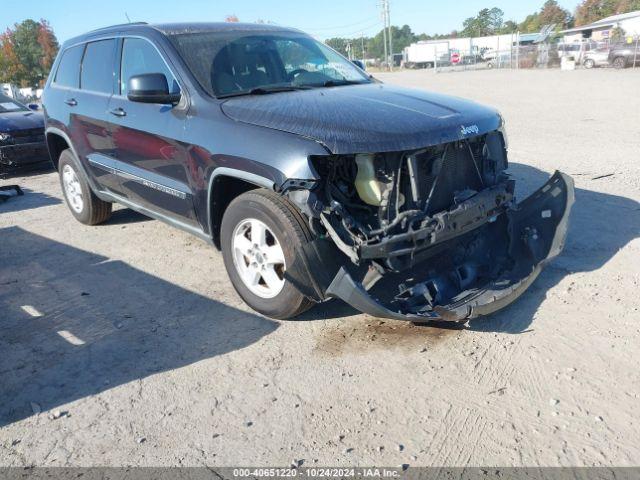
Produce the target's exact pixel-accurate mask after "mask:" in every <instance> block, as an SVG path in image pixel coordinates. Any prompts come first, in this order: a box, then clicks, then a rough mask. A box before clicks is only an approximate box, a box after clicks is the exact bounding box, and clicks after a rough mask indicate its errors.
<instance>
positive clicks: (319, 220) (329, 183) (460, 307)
mask: <svg viewBox="0 0 640 480" xmlns="http://www.w3.org/2000/svg"><path fill="white" fill-rule="evenodd" d="M312 161H313V165H314V167H315V169H316V172H317V173H318V177H319V178H320V180H319V181H316V182H313V183H309V182H304V183H301V182H295V181H293V182H292V181H290V182H288V183H287V185H285V187H284V190H285V192H286V193H287V194H288V195H289V198H290V199H291V200H292V201H294V202H295V203H297V204H298V205H300V206H301V208H302V209H303V211H304V212H305V213H306V214H307V215H308V216H309V218H310V221H311V226H312V229H313V231H314V233H315V234H316V237H317V241H316V245H315V246H314V248H315V250H316V253H317V252H318V251H323V252H324V253H321V254H319V257H318V258H322V259H323V260H322V270H324V273H325V275H322V274H321V273H319V272H318V270H319V269H318V268H316V269H315V271H314V275H315V276H316V281H315V283H316V284H317V290H320V292H319V295H318V296H319V297H320V299H323V298H328V297H337V298H340V299H342V300H344V301H345V302H347V303H348V304H350V305H352V306H353V307H354V308H356V309H358V310H360V311H362V312H364V313H368V314H370V315H373V316H376V317H385V318H393V319H399V320H411V321H414V322H428V321H436V320H445V321H456V322H465V321H467V320H469V319H471V318H474V317H477V316H480V315H486V314H489V313H491V312H494V311H496V310H498V309H500V308H502V307H504V306H506V305H508V304H509V303H511V302H512V301H514V300H515V299H516V298H517V297H519V296H520V295H521V294H522V293H523V292H524V291H525V290H526V289H527V287H528V286H529V285H530V284H531V283H532V282H533V281H534V280H535V279H536V277H537V276H538V274H539V273H540V271H541V269H542V268H543V266H544V265H545V264H546V263H547V262H548V261H549V260H550V259H552V258H553V257H555V256H557V255H558V254H559V253H560V251H561V250H562V248H563V245H564V240H565V237H566V233H567V227H568V217H569V212H570V209H571V206H572V204H573V201H574V190H573V181H572V180H571V178H570V177H569V176H567V175H565V174H563V173H560V172H556V173H555V174H554V175H553V176H552V177H551V178H550V179H549V181H548V182H547V183H546V184H545V185H544V186H542V187H541V188H540V189H539V190H538V191H536V192H535V193H534V194H533V195H531V196H530V197H528V198H527V199H525V200H524V201H523V202H521V203H516V201H515V197H514V186H515V185H514V181H513V180H512V179H511V178H510V177H509V175H507V174H506V173H505V170H506V169H507V167H508V164H507V151H506V145H505V139H504V137H503V134H502V132H501V131H494V132H491V133H489V134H486V135H480V136H477V137H475V138H472V139H462V140H459V141H456V142H452V143H447V144H444V145H440V146H436V147H430V148H425V149H423V150H419V151H411V152H397V153H384V154H375V155H374V154H367V155H351V156H349V155H346V156H345V155H341V156H327V157H315V158H313V159H312ZM323 243H324V245H322V244H323ZM329 243H331V244H332V245H331V247H329V246H328V244H329ZM334 246H335V247H334ZM331 248H337V249H338V250H339V251H340V252H341V253H342V254H344V255H345V256H346V257H348V258H349V259H350V261H346V262H345V261H336V256H339V254H337V255H335V254H334V255H330V256H331V260H332V261H327V260H326V259H327V256H328V255H327V251H329V250H330V249H331ZM322 278H325V280H324V281H323V280H322ZM318 279H320V280H318Z"/></svg>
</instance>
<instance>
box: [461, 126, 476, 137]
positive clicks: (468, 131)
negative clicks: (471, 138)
mask: <svg viewBox="0 0 640 480" xmlns="http://www.w3.org/2000/svg"><path fill="white" fill-rule="evenodd" d="M461 133H462V136H466V135H471V134H472V133H475V134H476V135H477V134H478V133H480V129H479V128H478V125H469V126H468V127H465V126H464V125H462V129H461Z"/></svg>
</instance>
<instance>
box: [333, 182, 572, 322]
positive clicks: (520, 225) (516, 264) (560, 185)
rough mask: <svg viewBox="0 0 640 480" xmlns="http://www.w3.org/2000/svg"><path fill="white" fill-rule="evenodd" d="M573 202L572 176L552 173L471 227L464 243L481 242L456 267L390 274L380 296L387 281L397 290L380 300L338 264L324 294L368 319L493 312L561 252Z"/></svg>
mask: <svg viewBox="0 0 640 480" xmlns="http://www.w3.org/2000/svg"><path fill="white" fill-rule="evenodd" d="M574 199H575V194H574V186H573V180H572V179H571V177H569V176H568V175H565V174H564V173H561V172H556V173H555V174H554V175H553V176H552V177H551V178H550V179H549V181H548V182H547V183H546V184H545V185H544V186H542V187H541V188H540V189H539V190H538V191H536V192H535V193H534V194H533V195H531V196H530V197H528V198H527V199H525V200H524V201H523V202H521V203H520V204H518V205H517V206H516V207H515V208H512V209H510V210H508V211H507V212H505V213H504V214H503V215H501V218H500V219H498V221H496V222H495V223H494V224H493V225H487V226H486V231H485V230H482V231H481V230H480V229H478V230H477V231H476V233H475V238H473V239H472V240H470V243H472V242H476V243H478V242H479V243H480V244H481V245H480V247H478V250H479V252H480V254H479V255H476V256H475V257H473V258H470V259H469V260H466V261H465V262H464V263H461V264H460V265H459V266H455V267H454V268H452V269H450V270H446V269H443V268H442V267H440V268H439V269H438V268H435V269H434V268H432V265H431V264H429V263H427V262H425V263H422V264H420V265H418V266H417V267H415V268H414V269H413V271H412V272H411V273H407V272H405V273H396V274H391V275H390V277H391V278H385V279H384V282H381V283H384V285H382V290H381V294H382V295H381V296H382V297H384V296H385V293H386V294H387V295H386V296H387V297H388V291H389V288H393V284H395V288H396V289H398V285H401V287H400V288H399V290H400V291H401V292H400V294H399V295H396V296H394V297H391V298H387V299H386V300H381V299H380V298H379V297H378V295H376V294H375V293H374V289H373V288H372V289H370V291H367V289H365V287H364V286H363V285H366V284H368V282H367V281H366V278H364V279H363V280H362V281H356V280H354V278H353V276H352V274H351V273H349V272H348V271H347V269H346V268H345V267H342V268H340V270H339V271H338V273H337V274H336V275H335V277H334V278H333V281H332V282H331V284H330V285H329V287H328V288H327V290H326V296H327V297H335V298H340V299H342V300H344V301H345V302H346V303H348V304H350V305H351V306H353V307H354V308H356V309H357V310H359V311H361V312H363V313H367V314H369V315H372V316H375V317H382V318H391V319H396V320H409V321H413V322H429V321H442V320H444V321H452V322H463V323H464V322H466V321H467V320H469V319H472V318H475V317H478V316H482V315H487V314H490V313H493V312H495V311H497V310H500V309H501V308H503V307H505V306H507V305H509V304H510V303H512V302H513V301H514V300H516V299H517V298H518V297H519V296H520V295H522V293H523V292H524V291H525V290H526V289H527V288H528V287H529V286H530V285H531V284H532V283H533V281H534V280H535V279H536V278H537V277H538V275H539V274H540V272H541V271H542V268H543V267H544V266H545V265H546V264H547V263H548V262H549V261H550V260H551V259H553V258H554V257H556V256H557V255H558V254H559V253H560V252H561V251H562V249H563V247H564V243H565V239H566V235H567V229H568V223H569V214H570V211H571V207H572V205H573V203H574ZM483 228H484V227H483ZM485 232H486V234H485ZM483 242H484V243H483ZM458 250H459V247H458ZM485 250H486V251H485ZM456 255H458V254H457V253H454V252H449V251H447V250H444V251H442V252H440V253H439V254H438V256H439V257H440V259H442V258H443V257H445V256H451V257H455V256H456ZM480 258H484V259H487V258H490V261H489V262H488V263H489V264H490V265H487V264H485V265H479V261H478V259H480ZM480 263H481V262H480ZM442 264H446V262H441V265H442ZM478 272H482V273H478ZM410 277H411V278H410ZM405 283H406V284H407V285H409V286H405ZM456 286H457V287H456ZM378 290H380V289H378ZM440 291H442V292H443V293H441V292H440ZM439 297H440V301H439V300H438V298H439Z"/></svg>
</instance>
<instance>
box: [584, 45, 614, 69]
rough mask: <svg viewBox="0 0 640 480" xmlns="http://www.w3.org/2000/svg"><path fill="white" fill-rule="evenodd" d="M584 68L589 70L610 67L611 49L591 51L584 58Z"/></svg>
mask: <svg viewBox="0 0 640 480" xmlns="http://www.w3.org/2000/svg"><path fill="white" fill-rule="evenodd" d="M582 58H583V59H582V66H583V67H584V68H587V69H591V68H596V67H607V66H609V49H600V50H591V51H590V52H587V53H585V54H584V56H583V57H582Z"/></svg>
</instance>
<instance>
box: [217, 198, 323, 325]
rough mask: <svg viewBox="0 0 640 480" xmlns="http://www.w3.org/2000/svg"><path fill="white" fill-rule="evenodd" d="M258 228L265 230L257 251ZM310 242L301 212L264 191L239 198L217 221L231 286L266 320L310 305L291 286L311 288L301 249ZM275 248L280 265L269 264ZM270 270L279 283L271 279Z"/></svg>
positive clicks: (294, 313) (287, 315) (286, 316)
mask: <svg viewBox="0 0 640 480" xmlns="http://www.w3.org/2000/svg"><path fill="white" fill-rule="evenodd" d="M260 224H262V226H260ZM258 227H259V228H258ZM260 228H266V232H267V233H265V234H264V237H263V238H265V239H266V240H264V243H265V244H263V245H260V246H258V247H257V248H256V244H257V243H260V240H259V239H258V236H259V235H260V233H262V230H260ZM254 231H255V232H258V236H256V235H255V234H254ZM311 240H312V234H311V232H310V230H309V227H308V225H307V222H306V221H305V219H304V217H303V216H302V214H301V213H300V211H299V210H298V209H297V208H296V207H295V206H294V205H293V204H291V203H290V202H289V201H288V200H287V199H285V198H283V197H281V196H280V195H278V194H276V193H275V192H271V191H269V190H266V189H259V190H252V191H250V192H247V193H244V194H242V195H240V196H238V197H237V198H235V199H234V200H233V201H232V202H231V203H230V204H229V206H228V207H227V209H226V211H225V213H224V216H223V218H222V226H221V231H220V242H221V246H222V256H223V259H224V264H225V267H226V269H227V273H228V274H229V278H230V279H231V283H232V284H233V286H234V288H235V289H236V291H237V292H238V294H239V295H240V296H241V297H242V299H243V300H244V301H245V302H246V303H247V305H249V306H250V307H251V308H252V309H254V310H255V311H257V312H259V313H261V314H263V315H265V316H267V317H271V318H277V319H280V320H287V319H291V318H294V317H296V316H298V315H300V314H301V313H303V312H305V311H307V310H308V309H309V308H311V307H312V306H313V305H314V302H313V301H311V300H309V299H308V298H307V297H306V296H305V295H304V294H303V293H302V292H301V291H300V288H303V287H300V288H297V287H296V286H295V284H298V285H303V286H304V287H308V286H309V285H311V284H312V279H311V278H310V273H309V267H308V265H309V262H308V261H307V259H306V257H303V256H304V253H303V247H304V245H306V244H307V243H308V242H310V241H311ZM247 242H248V243H247ZM245 246H246V247H250V248H251V250H249V252H250V253H246V252H247V249H246V248H243V247H245ZM278 246H279V247H280V248H281V252H280V255H282V256H283V258H284V264H282V263H277V264H276V265H275V266H273V265H270V262H276V261H275V260H274V258H273V257H278V256H279V255H278V254H276V255H271V253H270V252H271V250H273V248H274V247H278ZM275 251H276V252H277V248H275ZM245 253H246V254H245ZM266 253H269V255H271V259H269V258H268V257H267V255H266ZM263 257H264V258H263ZM256 268H257V269H258V270H257V273H256ZM260 268H262V270H260ZM265 268H266V270H265ZM274 271H275V273H276V274H277V278H278V279H279V282H278V281H277V280H275V279H276V277H274V276H273V275H274ZM267 280H269V282H267ZM274 285H275V287H274Z"/></svg>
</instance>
